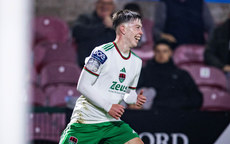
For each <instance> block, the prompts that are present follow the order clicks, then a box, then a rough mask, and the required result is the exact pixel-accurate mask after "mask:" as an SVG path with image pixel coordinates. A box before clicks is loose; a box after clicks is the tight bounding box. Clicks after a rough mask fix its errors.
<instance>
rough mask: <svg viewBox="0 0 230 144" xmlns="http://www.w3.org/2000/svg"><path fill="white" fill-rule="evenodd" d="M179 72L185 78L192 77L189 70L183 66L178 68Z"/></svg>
mask: <svg viewBox="0 0 230 144" xmlns="http://www.w3.org/2000/svg"><path fill="white" fill-rule="evenodd" d="M176 70H177V73H178V74H179V75H180V76H181V77H183V78H191V75H190V74H189V72H187V71H186V70H183V69H181V68H176Z"/></svg>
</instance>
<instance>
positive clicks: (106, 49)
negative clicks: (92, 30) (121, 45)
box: [102, 42, 114, 51]
mask: <svg viewBox="0 0 230 144" xmlns="http://www.w3.org/2000/svg"><path fill="white" fill-rule="evenodd" d="M113 47H114V45H113V43H111V42H110V43H108V44H105V45H104V46H103V47H102V48H103V49H104V50H105V51H108V50H110V49H112V48H113Z"/></svg>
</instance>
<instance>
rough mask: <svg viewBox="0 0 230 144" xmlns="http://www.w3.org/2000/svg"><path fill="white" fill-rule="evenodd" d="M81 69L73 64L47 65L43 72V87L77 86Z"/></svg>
mask: <svg viewBox="0 0 230 144" xmlns="http://www.w3.org/2000/svg"><path fill="white" fill-rule="evenodd" d="M80 73H81V69H80V68H79V67H78V66H77V65H76V64H73V63H52V64H49V65H46V66H45V67H44V68H43V69H42V71H41V86H42V88H43V89H44V88H45V87H47V86H48V85H57V84H66V85H68V84H69V85H75V86H76V84H77V81H78V78H79V75H80Z"/></svg>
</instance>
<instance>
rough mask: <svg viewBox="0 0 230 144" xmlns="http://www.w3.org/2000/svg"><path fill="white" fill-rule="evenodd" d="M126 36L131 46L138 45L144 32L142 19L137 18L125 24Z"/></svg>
mask: <svg viewBox="0 0 230 144" xmlns="http://www.w3.org/2000/svg"><path fill="white" fill-rule="evenodd" d="M125 29H126V30H125V37H126V38H127V40H128V41H127V42H128V43H129V46H130V47H131V48H133V47H136V46H137V44H138V42H139V40H140V39H141V36H142V34H143V31H142V24H141V20H140V19H135V20H133V21H130V22H128V23H126V24H125Z"/></svg>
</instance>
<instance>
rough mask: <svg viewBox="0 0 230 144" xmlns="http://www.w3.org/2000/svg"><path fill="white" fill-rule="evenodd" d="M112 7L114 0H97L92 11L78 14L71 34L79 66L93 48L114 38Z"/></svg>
mask: <svg viewBox="0 0 230 144" xmlns="http://www.w3.org/2000/svg"><path fill="white" fill-rule="evenodd" d="M114 9H115V3H114V0H97V2H96V9H95V11H94V12H93V13H91V14H83V15H80V16H79V17H78V19H77V20H76V22H75V24H74V26H73V33H72V35H73V38H74V39H75V41H76V43H77V47H78V62H79V65H80V66H81V67H83V66H84V61H85V57H87V56H89V55H90V52H91V51H92V50H93V48H95V47H96V46H99V45H101V44H104V43H107V42H111V41H113V40H114V39H115V36H116V35H115V31H114V30H113V28H112V13H113V11H114Z"/></svg>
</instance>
